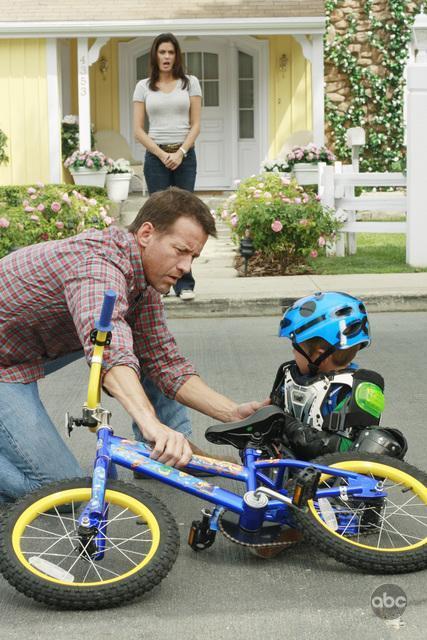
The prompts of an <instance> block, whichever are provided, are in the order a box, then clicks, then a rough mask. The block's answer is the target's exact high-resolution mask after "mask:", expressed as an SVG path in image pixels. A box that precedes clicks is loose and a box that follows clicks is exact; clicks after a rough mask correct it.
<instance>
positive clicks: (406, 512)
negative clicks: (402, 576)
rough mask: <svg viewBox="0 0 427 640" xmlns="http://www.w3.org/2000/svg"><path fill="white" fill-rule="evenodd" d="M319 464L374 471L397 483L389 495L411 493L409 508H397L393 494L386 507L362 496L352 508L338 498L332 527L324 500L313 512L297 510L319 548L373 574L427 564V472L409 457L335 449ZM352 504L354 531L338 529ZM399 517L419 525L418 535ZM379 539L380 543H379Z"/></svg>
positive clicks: (312, 504) (312, 507)
mask: <svg viewBox="0 0 427 640" xmlns="http://www.w3.org/2000/svg"><path fill="white" fill-rule="evenodd" d="M313 462H315V463H318V464H322V465H327V466H334V467H341V468H345V469H347V470H348V471H356V472H359V473H369V474H371V475H372V476H374V477H375V478H378V479H379V480H381V479H382V480H384V479H386V480H390V481H391V482H393V483H395V484H390V487H389V495H390V492H391V491H392V489H393V490H394V489H396V492H397V495H398V497H402V496H403V494H405V495H404V497H403V501H404V506H403V507H396V505H394V506H393V507H392V506H391V504H392V503H391V499H389V498H388V496H387V497H386V498H385V499H384V502H383V503H381V505H380V504H377V503H375V504H376V506H373V503H372V501H371V502H369V501H365V502H363V503H362V501H360V499H355V500H350V502H347V507H346V506H345V501H342V502H341V499H337V500H335V502H334V501H333V500H332V503H333V504H334V513H335V516H336V518H338V520H337V521H336V522H335V523H333V524H332V523H330V524H331V526H329V525H328V524H327V522H326V520H327V518H324V517H323V516H322V515H321V509H320V505H319V503H316V500H311V501H309V504H308V506H309V509H308V511H307V512H305V513H304V512H296V513H295V517H296V520H297V521H298V523H299V526H300V527H301V528H302V529H303V531H304V534H305V535H306V536H307V537H308V539H309V540H311V542H313V543H314V544H315V545H316V548H318V549H320V550H321V551H323V552H324V553H326V554H327V555H328V556H331V557H333V558H335V560H338V561H339V562H343V563H344V564H347V565H350V566H352V567H355V568H357V569H362V570H364V571H366V572H369V573H384V574H391V573H408V572H414V571H420V570H422V569H425V568H426V567H427V474H426V473H424V472H423V471H420V470H419V469H417V468H416V467H414V466H412V465H410V464H408V463H407V462H405V461H402V460H397V459H396V458H390V457H388V456H380V455H374V454H363V453H361V454H357V453H351V452H347V453H335V454H330V455H326V456H322V457H321V458H316V459H315V460H313ZM323 481H327V477H326V478H325V476H322V479H321V482H323ZM319 486H321V485H319ZM409 491H413V493H414V496H417V499H419V503H417V502H413V501H412V498H410V497H408V496H407V494H408V492H409ZM393 497H394V494H393ZM411 501H412V505H411V504H410V503H411ZM374 502H375V501H374ZM377 502H378V501H377ZM388 502H390V506H389V505H388ZM316 505H317V506H316ZM343 505H344V506H343ZM395 507H396V508H395ZM346 508H347V520H348V519H349V518H350V521H351V519H354V523H353V533H352V534H350V533H349V531H350V529H349V530H348V533H346V528H345V527H344V529H343V530H342V531H339V528H338V529H337V528H336V527H337V523H338V522H339V518H340V517H341V518H342V517H343V515H342V514H343V513H344V514H345V509H346ZM387 508H389V509H394V512H393V511H389V512H387ZM349 510H350V511H349ZM412 512H414V515H413V513H412ZM340 513H341V515H340ZM396 516H398V520H397V522H398V526H399V527H402V526H403V522H404V520H406V523H407V525H406V526H408V524H411V525H414V526H415V527H416V534H414V533H412V534H409V533H407V532H406V531H405V532H403V533H401V532H400V531H399V530H398V529H397V527H396V526H395V524H394V521H395V520H396ZM405 516H406V518H405ZM419 516H421V518H420V517H419ZM393 517H394V520H393V519H392V518H393ZM364 518H366V521H365V524H363V519H364ZM369 520H371V522H370V521H369ZM399 523H400V524H399ZM354 529H355V531H354ZM381 537H383V541H384V546H382V547H380V546H379V544H380V543H382V541H381ZM375 539H376V540H377V547H375V545H374V544H373V540H375ZM378 540H379V542H378ZM394 540H397V541H400V544H403V546H401V547H398V546H390V544H391V543H393V541H394Z"/></svg>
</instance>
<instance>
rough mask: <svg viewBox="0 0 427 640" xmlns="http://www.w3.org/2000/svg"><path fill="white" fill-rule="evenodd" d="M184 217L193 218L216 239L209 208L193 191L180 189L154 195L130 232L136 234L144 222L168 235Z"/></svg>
mask: <svg viewBox="0 0 427 640" xmlns="http://www.w3.org/2000/svg"><path fill="white" fill-rule="evenodd" d="M182 217H184V218H192V219H193V220H195V221H196V222H198V223H199V225H200V226H201V227H202V229H203V231H204V232H205V233H206V234H207V235H208V236H213V237H214V238H216V228H215V220H214V218H213V216H212V214H211V212H210V209H209V207H208V206H207V205H206V204H205V203H204V202H203V201H202V200H200V198H198V197H197V196H196V195H194V193H192V192H191V191H185V190H184V189H179V188H178V187H169V188H168V189H165V190H164V191H156V193H153V195H152V196H150V197H149V198H148V200H147V201H146V202H145V204H144V205H143V206H142V207H141V209H140V210H139V211H138V214H137V216H136V218H135V220H134V221H133V222H132V223H131V224H130V225H129V226H128V231H130V232H131V233H136V232H137V231H138V229H139V228H140V227H141V226H142V225H143V224H144V222H151V224H152V225H153V227H154V228H155V229H156V231H159V232H160V233H167V232H168V231H169V229H170V228H171V227H172V226H173V225H174V224H175V222H176V221H177V220H178V218H182Z"/></svg>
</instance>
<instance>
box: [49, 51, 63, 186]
mask: <svg viewBox="0 0 427 640" xmlns="http://www.w3.org/2000/svg"><path fill="white" fill-rule="evenodd" d="M46 68H47V112H48V127H49V165H50V166H49V169H50V171H49V173H50V177H49V180H50V182H54V183H55V182H61V181H62V180H61V178H62V171H61V109H60V104H61V102H60V96H59V77H58V69H59V67H58V48H57V40H56V38H52V39H48V40H47V41H46Z"/></svg>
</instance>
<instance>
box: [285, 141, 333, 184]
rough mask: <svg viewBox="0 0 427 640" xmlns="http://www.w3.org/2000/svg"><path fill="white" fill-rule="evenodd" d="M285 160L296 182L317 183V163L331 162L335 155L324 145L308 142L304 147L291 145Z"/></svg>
mask: <svg viewBox="0 0 427 640" xmlns="http://www.w3.org/2000/svg"><path fill="white" fill-rule="evenodd" d="M286 160H287V162H288V166H289V170H291V171H292V173H293V174H294V176H295V178H296V180H297V182H298V183H299V184H302V185H307V184H317V182H318V179H317V173H318V167H317V165H318V163H319V162H326V164H333V163H334V162H335V156H334V154H333V153H332V151H330V150H329V149H327V148H326V147H318V146H317V145H315V144H313V143H312V142H310V144H308V145H307V146H306V147H293V148H292V151H290V152H289V153H288V154H287V156H286Z"/></svg>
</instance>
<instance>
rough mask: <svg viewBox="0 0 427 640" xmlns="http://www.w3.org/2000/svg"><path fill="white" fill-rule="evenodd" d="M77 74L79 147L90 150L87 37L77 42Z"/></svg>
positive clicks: (82, 149) (81, 149)
mask: <svg viewBox="0 0 427 640" xmlns="http://www.w3.org/2000/svg"><path fill="white" fill-rule="evenodd" d="M77 75H78V92H79V137H80V144H79V148H80V151H88V150H90V88H89V52H88V40H87V38H79V39H78V42H77Z"/></svg>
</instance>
